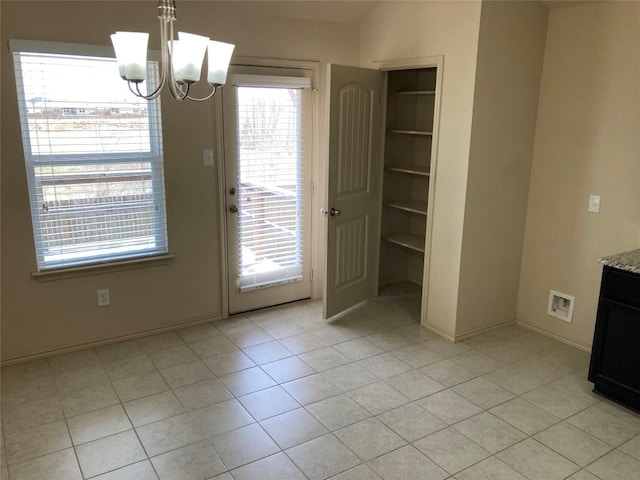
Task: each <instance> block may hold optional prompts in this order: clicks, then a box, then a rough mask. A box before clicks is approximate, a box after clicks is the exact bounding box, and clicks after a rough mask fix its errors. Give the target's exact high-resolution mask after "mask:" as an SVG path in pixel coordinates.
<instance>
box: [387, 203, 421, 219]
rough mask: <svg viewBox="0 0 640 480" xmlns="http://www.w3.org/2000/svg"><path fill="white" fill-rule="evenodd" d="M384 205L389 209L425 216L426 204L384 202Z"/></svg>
mask: <svg viewBox="0 0 640 480" xmlns="http://www.w3.org/2000/svg"><path fill="white" fill-rule="evenodd" d="M385 205H386V206H387V207H390V208H396V209H398V210H404V211H406V212H411V213H417V214H418V215H424V216H426V215H427V202H421V201H419V200H391V201H390V202H385Z"/></svg>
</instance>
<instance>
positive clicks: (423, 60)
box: [373, 55, 444, 326]
mask: <svg viewBox="0 0 640 480" xmlns="http://www.w3.org/2000/svg"><path fill="white" fill-rule="evenodd" d="M373 63H374V65H375V66H376V67H377V68H379V69H380V70H381V71H383V72H389V71H394V70H414V69H419V68H434V67H435V68H436V93H435V95H434V108H433V135H432V136H431V166H430V169H429V172H430V173H429V194H428V197H427V230H426V233H425V245H424V268H423V271H422V300H421V305H420V324H421V325H423V326H426V325H427V309H428V305H429V302H428V299H429V272H430V271H431V243H432V239H433V217H434V211H435V194H436V185H437V184H436V174H437V166H438V142H439V140H440V105H441V101H442V78H443V73H444V55H434V56H430V57H416V58H406V59H398V60H379V61H374V62H373ZM387 86H388V77H387V75H386V74H385V78H384V80H383V86H382V92H383V98H384V99H385V101H384V102H383V103H384V106H383V107H382V115H383V117H382V118H385V119H386V114H387V112H386V98H387ZM382 128H383V131H384V125H383V126H382ZM382 138H384V135H382ZM383 148H384V147H383ZM383 151H384V150H383ZM382 163H383V168H384V161H383V162H382Z"/></svg>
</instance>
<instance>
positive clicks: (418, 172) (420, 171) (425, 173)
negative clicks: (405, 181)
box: [386, 165, 429, 177]
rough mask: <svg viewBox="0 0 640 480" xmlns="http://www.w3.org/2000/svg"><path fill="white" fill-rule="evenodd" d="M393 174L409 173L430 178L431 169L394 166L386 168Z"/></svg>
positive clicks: (416, 166) (414, 166)
mask: <svg viewBox="0 0 640 480" xmlns="http://www.w3.org/2000/svg"><path fill="white" fill-rule="evenodd" d="M386 170H389V171H391V172H400V173H408V174H410V175H421V176H423V177H428V176H429V167H427V166H423V165H393V166H388V167H386Z"/></svg>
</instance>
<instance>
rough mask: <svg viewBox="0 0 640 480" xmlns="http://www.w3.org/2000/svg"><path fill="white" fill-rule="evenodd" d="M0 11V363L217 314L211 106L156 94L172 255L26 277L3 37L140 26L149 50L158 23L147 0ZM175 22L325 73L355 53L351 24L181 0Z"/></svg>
mask: <svg viewBox="0 0 640 480" xmlns="http://www.w3.org/2000/svg"><path fill="white" fill-rule="evenodd" d="M1 9H2V10H1V17H2V20H1V21H2V25H1V27H2V40H1V45H2V50H1V57H2V78H1V81H2V90H1V93H2V118H1V127H2V131H1V135H2V147H1V148H2V150H1V153H2V165H1V168H2V170H1V178H2V180H1V181H2V184H1V189H2V203H1V204H2V211H1V218H2V252H1V254H2V270H1V275H2V312H1V313H2V359H4V360H6V359H12V358H16V357H22V356H26V355H31V354H37V353H41V352H46V351H49V350H52V349H60V348H65V347H70V346H78V345H82V344H86V343H88V342H95V341H102V340H106V339H111V338H115V337H119V336H123V335H129V334H132V333H136V332H143V331H148V330H152V329H157V328H162V327H166V326H171V325H175V324H178V323H182V322H188V321H193V320H198V319H205V318H216V317H219V316H220V314H221V312H222V304H221V270H220V269H221V266H220V244H219V243H220V242H219V212H220V206H219V205H218V200H217V198H218V191H217V182H218V180H217V176H216V170H215V168H211V167H204V166H203V165H202V154H201V150H202V149H203V148H213V146H214V122H213V111H214V109H213V106H212V104H211V103H204V104H193V103H184V104H182V103H178V102H174V101H172V100H169V99H167V98H164V97H163V104H162V113H163V130H164V149H165V178H166V197H167V212H168V226H169V243H170V246H169V249H170V253H173V254H175V255H176V259H175V260H174V261H172V262H171V263H170V264H168V265H165V266H157V267H152V268H145V269H138V270H128V271H123V272H117V273H108V274H102V275H93V276H87V277H82V278H76V279H66V280H57V281H52V282H46V283H39V282H38V281H36V280H34V279H33V278H32V277H31V273H32V272H33V271H34V270H35V268H36V263H35V255H34V247H33V237H32V231H31V219H30V214H29V200H28V194H27V184H26V176H25V168H24V158H23V151H22V144H21V135H20V126H19V120H18V111H17V100H16V92H15V80H14V76H13V75H14V74H13V65H12V58H11V55H10V53H9V52H8V50H7V40H8V39H9V38H21V39H31V40H50V41H63V42H74V43H87V44H97V45H108V44H109V37H108V35H109V34H110V33H112V32H114V31H115V30H139V31H148V32H151V37H152V38H151V43H152V45H151V47H152V48H158V45H157V42H158V32H157V29H158V27H157V19H156V10H155V3H154V2H107V1H100V2H93V1H92V2H55V1H46V2H41V3H40V2H30V1H24V2H11V1H3V2H2V3H1ZM178 26H179V28H180V29H184V30H186V31H192V32H194V33H202V34H209V35H211V36H212V37H214V38H216V39H218V40H223V41H229V42H233V43H236V44H237V48H236V55H238V56H259V57H269V58H284V59H296V60H316V61H321V62H322V63H323V70H324V63H326V62H328V61H331V62H335V63H343V64H352V65H354V64H357V62H358V58H359V56H358V52H359V36H358V30H357V28H356V27H350V26H344V25H338V24H331V23H324V22H312V21H293V20H287V19H278V18H272V19H270V18H267V17H265V16H264V15H260V16H256V15H252V13H251V10H250V9H249V8H246V7H245V6H244V5H242V2H237V3H235V4H233V3H231V2H230V3H227V4H222V3H218V2H188V1H182V2H179V12H178ZM154 43H155V44H154ZM318 104H319V105H321V106H322V105H324V102H323V101H319V102H318ZM322 115H323V112H321V113H320V118H323V116H322ZM321 128H322V127H321ZM321 133H322V131H321ZM321 138H322V137H321ZM320 158H322V157H320ZM320 191H322V190H320ZM98 288H109V289H110V291H111V305H110V306H108V307H102V308H98V307H97V305H96V290H97V289H98Z"/></svg>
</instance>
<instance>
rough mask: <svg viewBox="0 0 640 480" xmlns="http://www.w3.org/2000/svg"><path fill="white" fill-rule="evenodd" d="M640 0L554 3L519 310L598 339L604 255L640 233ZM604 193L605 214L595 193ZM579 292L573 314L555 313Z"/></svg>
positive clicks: (580, 339) (634, 244)
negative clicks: (594, 205)
mask: <svg viewBox="0 0 640 480" xmlns="http://www.w3.org/2000/svg"><path fill="white" fill-rule="evenodd" d="M639 20H640V3H638V2H595V3H585V4H581V5H576V6H571V7H565V8H559V9H554V10H552V11H551V15H550V20H549V29H548V35H547V46H546V52H545V59H544V68H543V76H542V86H541V91H540V105H539V111H538V121H537V133H536V140H535V148H534V157H533V166H532V172H531V186H530V190H529V202H528V211H527V221H526V229H525V242H524V253H523V258H522V273H521V278H520V291H519V297H518V319H519V321H520V322H522V323H525V324H527V325H531V326H534V327H537V328H540V329H543V330H544V331H546V332H549V333H552V334H554V335H557V336H558V337H561V338H563V339H565V340H567V341H570V342H574V343H576V344H578V345H581V346H584V347H590V346H591V341H592V336H593V329H594V321H595V315H596V308H597V301H598V290H599V284H600V275H601V271H602V268H601V266H600V265H598V263H597V261H598V259H599V258H600V257H602V256H605V255H608V254H612V253H617V252H621V251H625V250H630V249H634V248H638V246H639V240H640V158H639V155H638V154H639V153H640V152H639V148H638V146H639V143H638V142H639V138H640V135H639V133H640V132H639V126H640V122H639V120H640V117H639V115H640V96H639V93H640V68H639V67H640V57H639V56H638V52H639V51H640V25H639ZM591 193H596V194H600V195H602V209H601V212H600V213H599V214H593V213H588V212H587V204H588V200H589V194H591ZM550 289H554V290H559V291H561V292H565V293H568V294H570V295H574V296H575V297H576V304H575V311H574V316H573V323H572V324H567V323H564V322H562V321H561V320H557V319H555V318H553V317H549V316H547V315H546V309H547V301H548V295H549V290H550Z"/></svg>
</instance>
